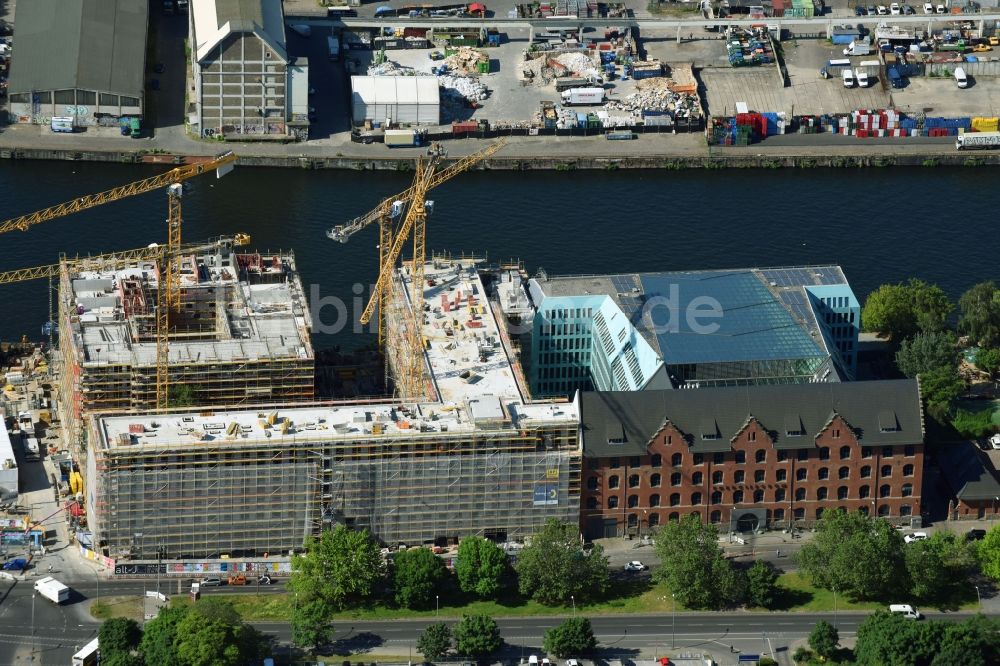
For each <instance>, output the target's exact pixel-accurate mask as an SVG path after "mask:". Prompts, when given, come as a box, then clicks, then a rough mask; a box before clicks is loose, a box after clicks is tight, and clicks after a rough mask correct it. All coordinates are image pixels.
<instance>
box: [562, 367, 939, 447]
mask: <svg viewBox="0 0 1000 666" xmlns="http://www.w3.org/2000/svg"><path fill="white" fill-rule="evenodd" d="M581 411H582V420H583V441H584V451H585V453H586V454H587V455H590V456H597V457H600V456H617V455H639V454H641V453H644V452H645V451H646V447H647V445H648V443H649V441H650V440H652V439H653V437H654V436H655V435H656V434H657V433H658V432H659V431H660V430H661V429H662V428H663V427H664V425H665V424H666V423H668V422H669V423H670V424H672V425H673V426H674V427H676V428H677V429H678V430H680V431H681V432H682V433H684V434H685V435H686V436H687V437H688V439H689V443H690V446H691V449H692V450H693V451H701V452H712V451H728V450H729V449H730V444H731V441H732V438H733V437H735V436H736V435H737V434H738V433H739V432H740V431H741V430H742V429H743V427H744V426H745V425H746V423H747V422H748V420H750V419H751V418H752V419H754V420H756V421H758V422H759V423H760V424H761V425H762V426H763V427H764V428H766V429H767V430H768V431H769V432H770V434H771V436H772V438H773V440H774V446H775V448H778V449H801V448H809V447H812V446H815V445H816V442H815V437H816V436H817V435H819V434H820V432H822V431H823V429H824V428H825V427H826V426H827V424H829V423H830V420H831V419H832V418H833V417H834V416H835V415H839V416H841V417H842V418H843V419H844V420H845V421H846V422H847V423H849V424H850V425H851V427H852V428H854V430H855V432H856V433H857V436H858V439H859V440H860V441H861V442H862V443H863V444H865V445H866V446H878V445H892V444H913V443H919V442H922V441H923V416H922V413H921V408H920V391H919V388H918V385H917V382H916V380H912V379H900V380H886V381H872V382H843V383H834V384H780V385H757V386H739V387H722V388H700V389H692V390H680V391H678V390H674V391H614V392H587V393H584V394H583V398H582V401H581Z"/></svg>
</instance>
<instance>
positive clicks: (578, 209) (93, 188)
mask: <svg viewBox="0 0 1000 666" xmlns="http://www.w3.org/2000/svg"><path fill="white" fill-rule="evenodd" d="M162 170H164V168H163V167H145V166H144V167H137V166H124V165H104V164H86V163H65V162H28V161H24V162H14V161H2V162H0V201H3V212H2V213H0V216H2V217H4V218H8V217H14V216H16V215H21V214H24V213H28V212H31V211H34V210H37V209H39V208H43V207H46V206H50V205H53V204H55V203H59V202H62V201H66V200H70V199H72V198H73V197H75V196H79V195H82V194H89V193H93V192H98V191H101V190H104V189H108V188H111V187H114V186H116V185H120V184H124V183H126V182H129V181H132V180H137V179H140V178H145V177H148V176H151V175H154V174H155V173H158V172H160V171H162ZM410 178H411V176H410V175H409V174H405V173H400V174H397V173H387V172H356V171H304V170H301V171H300V170H295V169H250V168H242V169H241V168H237V169H236V170H235V171H234V172H233V173H231V174H229V175H228V176H226V177H225V178H223V179H221V180H217V179H216V178H215V177H214V176H213V175H206V176H200V177H196V178H194V179H192V180H190V181H188V182H189V183H190V184H191V186H192V187H191V190H190V192H188V193H187V194H186V195H185V199H184V239H185V242H197V241H202V240H205V239H207V238H210V237H213V236H220V235H227V234H232V233H235V232H241V231H242V232H248V233H250V234H251V235H252V237H253V246H254V247H256V248H258V249H261V250H264V249H289V248H291V249H292V250H294V251H295V256H296V259H297V262H298V266H299V270H300V273H301V276H302V281H303V284H304V285H305V286H306V290H307V292H308V291H309V289H310V285H316V286H317V287H316V288H317V289H318V293H319V294H320V295H323V296H341V297H343V298H344V299H345V301H348V302H349V301H350V299H351V298H352V297H354V292H353V291H352V287H353V286H354V285H355V284H359V283H360V284H364V285H368V284H371V282H372V281H373V280H374V279H375V277H376V274H377V271H376V268H377V255H376V252H377V249H376V243H377V238H376V237H377V230H376V229H375V228H374V227H373V228H370V229H367V230H365V231H363V232H360V233H358V234H356V235H355V237H354V238H353V239H352V240H351V241H350V242H349V243H347V244H340V243H336V242H334V241H331V240H329V239H327V238H326V236H325V235H324V230H325V229H327V228H328V227H330V226H332V225H335V224H341V223H343V222H345V221H347V220H348V219H350V218H352V217H354V216H357V215H361V214H363V213H364V212H366V211H367V210H369V209H371V208H372V207H374V206H375V205H376V204H377V203H378V201H379V200H381V198H383V197H385V196H387V195H390V194H392V193H393V192H397V191H399V190H402V189H405V188H406V187H407V186H408V184H409V181H410ZM996 178H997V172H996V171H995V170H987V169H944V168H913V169H903V168H893V169H873V170H820V169H811V170H801V171H794V170H767V171H754V170H733V171H681V172H677V171H616V172H585V171H579V172H568V173H567V172H535V173H532V172H522V173H508V172H471V173H467V174H464V175H462V176H459V177H458V178H456V179H455V180H454V181H452V182H449V183H447V184H445V185H443V186H441V187H439V188H437V189H436V190H434V191H433V193H432V195H431V198H433V199H434V201H435V208H434V213H433V215H432V216H431V218H430V221H429V223H428V249H429V250H430V249H433V250H434V251H450V252H452V253H453V254H458V253H461V252H462V251H466V252H475V253H477V254H486V255H487V256H488V257H489V258H490V259H491V260H506V259H510V258H516V259H520V260H522V261H523V262H525V264H526V267H527V269H528V271H529V272H531V273H534V272H535V271H536V270H537V269H538V268H539V267H544V268H545V269H546V270H547V271H548V272H549V273H550V274H553V275H555V274H579V273H607V272H629V271H635V272H641V271H659V270H680V269H699V268H731V267H732V268H735V267H746V266H775V265H802V264H811V263H837V264H840V265H841V266H843V268H844V270H845V272H846V273H847V277H848V279H849V280H850V282H851V284H852V286H853V288H854V291H855V293H857V294H858V297H859V298H861V299H862V300H863V299H864V297H865V295H866V294H867V293H868V292H869V291H871V290H872V289H874V288H875V287H877V286H878V285H879V284H881V283H883V282H893V281H899V280H905V279H907V278H909V277H920V278H922V279H925V280H928V281H930V282H935V283H937V284H939V285H940V286H941V287H942V288H943V289H944V290H945V291H946V292H947V293H948V294H949V295H950V296H951V297H953V298H957V297H958V295H959V294H961V292H962V291H963V290H965V289H966V288H968V287H969V286H971V285H972V284H974V283H976V282H978V281H982V280H986V279H997V278H1000V270H998V268H997V267H998V262H1000V232H998V230H997V220H998V215H997V208H998V196H997V194H996V192H997V189H996V186H995V183H996ZM166 214H167V202H166V192H165V190H159V191H156V192H152V193H149V194H145V195H142V196H139V197H133V198H130V199H126V200H123V201H120V202H116V203H110V204H106V205H104V206H102V207H100V208H97V209H93V210H90V211H87V212H84V213H79V214H76V215H73V216H69V217H65V218H62V219H59V220H53V221H50V222H45V223H43V224H40V225H37V226H35V227H33V228H32V229H31V230H30V231H28V232H11V233H7V234H4V235H2V236H0V270H10V269H14V268H21V267H29V266H36V265H41V264H48V263H54V262H55V261H57V260H58V257H59V254H60V253H61V252H65V253H68V254H77V253H80V254H83V253H101V252H110V251H113V250H119V249H130V248H136V247H142V246H144V245H147V244H148V243H151V242H163V241H164V240H165V238H166V228H165V227H166V224H165V218H166ZM47 287H48V285H47V282H44V281H36V282H26V283H21V284H11V285H4V286H0V289H2V292H0V304H2V306H3V307H2V310H0V312H2V314H0V340H15V339H19V338H20V336H21V335H22V334H27V335H28V336H29V337H30V338H32V339H41V338H42V336H41V333H40V327H41V325H42V323H43V322H45V321H46V319H47V318H48V302H49V301H48V295H47V293H46V290H47ZM366 293H367V292H366ZM365 342H368V338H367V337H366V336H358V335H354V336H351V335H349V334H347V333H342V334H340V335H322V336H317V339H316V340H315V344H316V346H317V347H318V348H325V347H331V346H333V345H338V344H339V345H342V346H343V347H344V348H345V349H350V348H356V347H358V346H360V345H361V344H364V343H365Z"/></svg>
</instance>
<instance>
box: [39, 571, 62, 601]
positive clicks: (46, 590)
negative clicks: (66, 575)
mask: <svg viewBox="0 0 1000 666" xmlns="http://www.w3.org/2000/svg"><path fill="white" fill-rule="evenodd" d="M35 592H37V593H38V594H40V595H42V596H43V597H45V598H46V599H48V600H49V601H51V602H52V603H54V604H61V603H62V602H64V601H69V588H68V587H66V586H65V585H63V584H62V583H60V582H59V581H57V580H56V579H55V578H53V577H52V576H46V577H45V578H40V579H38V580H36V581H35Z"/></svg>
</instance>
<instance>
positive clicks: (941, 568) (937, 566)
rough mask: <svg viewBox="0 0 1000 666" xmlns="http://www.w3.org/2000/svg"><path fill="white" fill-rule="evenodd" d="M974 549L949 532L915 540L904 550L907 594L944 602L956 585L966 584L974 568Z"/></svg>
mask: <svg viewBox="0 0 1000 666" xmlns="http://www.w3.org/2000/svg"><path fill="white" fill-rule="evenodd" d="M974 548H975V546H973V545H972V544H970V543H968V542H966V540H965V539H963V538H960V537H957V536H956V535H955V534H953V533H951V532H944V531H938V532H935V533H934V534H933V535H931V538H930V539H925V540H921V541H914V542H913V543H911V544H908V545H907V546H906V547H905V548H904V549H903V550H904V556H905V560H906V572H907V575H908V577H909V579H910V581H912V587H911V588H910V594H912V595H913V596H914V597H916V598H918V599H923V600H925V601H929V602H943V601H945V600H946V599H947V598H948V596H949V595H950V594H951V592H952V591H953V590H954V588H955V586H956V585H967V584H968V583H967V580H968V576H969V575H970V574H971V573H972V572H973V570H974V569H975V564H976V562H975V555H974V552H973V550H974Z"/></svg>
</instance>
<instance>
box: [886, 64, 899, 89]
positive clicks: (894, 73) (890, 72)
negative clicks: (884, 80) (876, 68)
mask: <svg viewBox="0 0 1000 666" xmlns="http://www.w3.org/2000/svg"><path fill="white" fill-rule="evenodd" d="M885 73H886V76H888V77H889V85H891V86H892V87H893V88H902V87H903V77H902V76H901V75H900V73H899V69H897V68H896V67H889V68H888V69H887V70H885Z"/></svg>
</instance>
